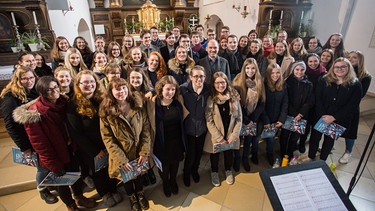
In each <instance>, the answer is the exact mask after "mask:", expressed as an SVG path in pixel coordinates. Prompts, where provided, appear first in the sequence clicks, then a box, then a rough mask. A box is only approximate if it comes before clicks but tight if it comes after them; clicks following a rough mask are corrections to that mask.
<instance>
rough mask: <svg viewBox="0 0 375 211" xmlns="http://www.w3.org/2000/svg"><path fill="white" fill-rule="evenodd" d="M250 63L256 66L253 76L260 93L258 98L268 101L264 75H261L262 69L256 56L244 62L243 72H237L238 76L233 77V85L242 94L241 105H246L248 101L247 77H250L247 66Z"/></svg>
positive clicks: (257, 90) (256, 88)
mask: <svg viewBox="0 0 375 211" xmlns="http://www.w3.org/2000/svg"><path fill="white" fill-rule="evenodd" d="M250 64H253V65H254V67H255V74H254V76H253V77H252V78H251V80H253V81H254V82H255V84H256V85H255V90H256V92H257V93H258V100H260V101H262V102H265V101H266V93H265V91H264V83H263V77H262V76H261V75H260V71H259V68H258V64H257V62H256V60H255V59H254V58H248V59H246V60H245V62H244V63H243V66H242V69H241V72H240V73H239V74H237V76H236V77H235V78H234V79H233V86H234V88H235V89H237V91H239V93H240V96H241V101H240V102H241V106H245V103H246V96H247V95H246V93H247V86H246V79H247V78H248V77H247V75H246V67H247V66H248V65H250Z"/></svg>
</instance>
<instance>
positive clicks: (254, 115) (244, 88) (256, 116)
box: [233, 40, 266, 171]
mask: <svg viewBox="0 0 375 211" xmlns="http://www.w3.org/2000/svg"><path fill="white" fill-rule="evenodd" d="M253 41H254V40H253ZM253 41H252V42H253ZM233 86H234V88H235V89H236V90H238V91H239V93H240V96H241V100H240V103H241V108H242V123H243V124H244V125H248V126H251V125H252V124H257V127H259V129H257V131H261V128H260V124H259V123H260V117H261V115H262V113H263V111H264V105H265V104H264V103H265V101H266V94H265V91H264V82H263V77H262V76H261V74H260V71H259V69H258V65H257V62H256V61H255V59H253V58H248V59H246V60H245V62H244V65H243V66H242V70H241V73H239V74H238V75H237V76H236V77H235V78H234V80H233ZM260 134H261V133H260V132H257V134H256V135H255V136H244V142H243V151H242V164H243V167H244V169H245V170H246V171H250V165H249V160H248V157H249V152H250V145H252V157H251V160H252V162H253V163H254V164H258V162H259V161H258V142H259V138H260ZM240 161H241V156H240V150H234V166H233V168H234V170H235V171H239V170H240Z"/></svg>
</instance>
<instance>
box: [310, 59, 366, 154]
mask: <svg viewBox="0 0 375 211" xmlns="http://www.w3.org/2000/svg"><path fill="white" fill-rule="evenodd" d="M361 97H362V87H361V83H360V82H359V81H358V78H357V77H356V74H355V72H354V69H353V66H352V65H351V63H350V62H349V60H347V59H345V58H343V57H340V58H338V59H336V60H335V61H334V62H333V66H332V67H331V69H330V70H329V71H328V73H327V74H326V75H324V76H323V77H322V78H321V79H320V80H319V82H318V84H317V86H316V91H315V99H316V101H315V110H316V114H317V116H318V117H319V118H320V117H321V118H322V119H323V121H324V122H326V123H327V124H331V123H332V122H335V123H337V124H339V125H341V126H343V127H345V128H346V131H345V132H344V133H343V134H342V135H341V136H342V137H345V138H354V136H355V135H356V134H351V131H350V124H351V120H352V118H353V115H354V113H355V112H354V111H356V109H358V106H359V103H360V101H361ZM321 137H322V133H320V132H318V131H317V130H312V131H311V137H310V145H309V154H308V159H307V160H309V159H314V158H315V154H316V152H317V151H318V147H319V142H320V139H321ZM334 143H335V140H333V139H332V138H330V137H329V136H326V135H324V142H323V145H322V149H321V152H320V159H321V160H326V159H327V157H328V155H329V153H330V152H331V150H332V148H333V145H334Z"/></svg>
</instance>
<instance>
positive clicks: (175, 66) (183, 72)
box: [168, 46, 195, 85]
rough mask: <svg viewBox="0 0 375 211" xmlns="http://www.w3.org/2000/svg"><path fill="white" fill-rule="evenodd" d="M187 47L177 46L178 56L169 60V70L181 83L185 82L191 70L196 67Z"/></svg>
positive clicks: (176, 52)
mask: <svg viewBox="0 0 375 211" xmlns="http://www.w3.org/2000/svg"><path fill="white" fill-rule="evenodd" d="M187 53H188V52H187V49H186V48H184V47H182V46H177V47H176V50H175V54H176V56H175V57H174V58H173V59H170V60H169V61H168V72H169V75H172V76H173V77H174V78H175V79H176V81H177V82H178V84H179V85H181V84H183V83H185V82H186V81H187V80H188V78H189V71H190V70H191V69H192V68H193V67H194V65H195V62H194V60H193V59H192V58H190V56H188V54H187Z"/></svg>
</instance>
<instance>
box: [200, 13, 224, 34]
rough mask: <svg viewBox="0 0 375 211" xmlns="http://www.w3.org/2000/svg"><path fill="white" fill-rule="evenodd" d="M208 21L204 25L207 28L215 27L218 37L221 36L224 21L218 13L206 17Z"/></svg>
mask: <svg viewBox="0 0 375 211" xmlns="http://www.w3.org/2000/svg"><path fill="white" fill-rule="evenodd" d="M205 19H206V22H205V23H204V26H205V27H206V28H207V29H213V30H215V33H216V38H219V37H220V31H221V27H223V25H224V24H223V22H222V21H221V19H220V18H219V16H217V15H210V16H209V17H208V18H207V17H206V18H205Z"/></svg>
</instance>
